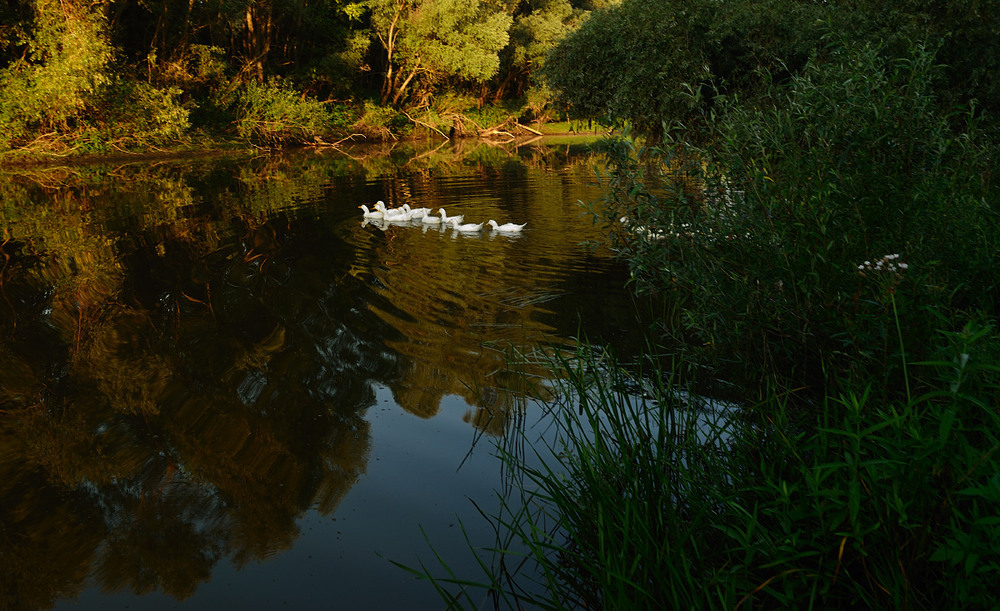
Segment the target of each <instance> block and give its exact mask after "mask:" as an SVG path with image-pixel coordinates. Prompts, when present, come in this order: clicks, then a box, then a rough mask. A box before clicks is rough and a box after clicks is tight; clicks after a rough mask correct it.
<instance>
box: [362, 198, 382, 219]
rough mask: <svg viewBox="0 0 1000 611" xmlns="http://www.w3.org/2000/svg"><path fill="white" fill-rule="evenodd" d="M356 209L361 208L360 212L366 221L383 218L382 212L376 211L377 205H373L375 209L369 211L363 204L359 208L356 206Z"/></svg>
mask: <svg viewBox="0 0 1000 611" xmlns="http://www.w3.org/2000/svg"><path fill="white" fill-rule="evenodd" d="M379 203H382V202H379ZM358 208H361V212H362V213H364V217H365V218H366V219H380V218H383V214H382V211H381V210H379V209H378V204H375V209H374V210H369V209H368V206H366V205H364V204H361V205H360V206H358Z"/></svg>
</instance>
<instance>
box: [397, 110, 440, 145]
mask: <svg viewBox="0 0 1000 611" xmlns="http://www.w3.org/2000/svg"><path fill="white" fill-rule="evenodd" d="M403 116H404V117H406V118H407V119H409V120H410V121H413V122H414V123H419V124H420V125H423V126H424V127H426V128H427V129H433V130H434V131H436V132H437V133H439V134H441V137H443V138H444V139H445V140H451V138H449V137H448V134H446V133H444V132H442V131H441V130H439V129H438V128H436V127H434V126H433V125H428V124H427V123H424V122H423V121H418V120H416V119H414V118H413V117H411V116H410V115H409V114H407V113H405V112H404V113H403Z"/></svg>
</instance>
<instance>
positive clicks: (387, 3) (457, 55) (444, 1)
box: [369, 0, 513, 104]
mask: <svg viewBox="0 0 1000 611" xmlns="http://www.w3.org/2000/svg"><path fill="white" fill-rule="evenodd" d="M369 7H370V8H371V11H372V26H373V28H374V31H375V36H376V37H377V38H378V41H379V43H380V44H381V45H382V48H383V49H384V51H385V54H386V56H385V62H386V70H385V77H384V79H383V82H382V103H383V104H385V103H388V102H390V101H391V103H392V104H398V103H399V102H400V100H402V99H403V97H404V94H405V93H406V92H407V89H408V88H409V87H410V86H411V85H412V84H413V83H414V81H415V80H417V79H419V78H425V79H429V80H435V79H443V78H455V79H458V80H463V81H473V82H483V81H486V80H487V79H489V78H491V77H492V76H493V75H495V74H496V73H497V70H499V68H500V57H499V53H500V51H501V50H502V49H503V48H504V47H505V46H506V45H507V42H508V40H509V34H508V31H509V30H510V26H511V23H512V21H513V19H512V18H511V16H510V15H508V14H507V13H505V12H504V11H494V10H492V9H491V8H490V7H488V6H485V5H484V4H483V3H481V2H480V1H479V0H371V1H370V2H369Z"/></svg>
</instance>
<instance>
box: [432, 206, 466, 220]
mask: <svg viewBox="0 0 1000 611" xmlns="http://www.w3.org/2000/svg"><path fill="white" fill-rule="evenodd" d="M438 212H440V213H441V222H442V223H450V222H451V219H458V222H459V223H461V222H462V221H464V220H465V215H464V214H458V215H456V216H448V215H447V214H446V213H445V211H444V208H439V209H438Z"/></svg>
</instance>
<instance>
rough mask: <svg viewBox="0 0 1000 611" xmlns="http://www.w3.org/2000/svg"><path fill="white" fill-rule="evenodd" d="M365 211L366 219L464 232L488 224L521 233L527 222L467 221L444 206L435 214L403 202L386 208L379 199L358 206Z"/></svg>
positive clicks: (501, 231) (502, 229)
mask: <svg viewBox="0 0 1000 611" xmlns="http://www.w3.org/2000/svg"><path fill="white" fill-rule="evenodd" d="M358 208H361V211H362V212H363V213H364V218H365V219H366V220H381V221H385V222H387V223H407V222H417V221H419V222H420V223H421V224H424V225H441V226H444V225H451V227H452V228H453V229H454V230H455V231H461V232H462V233H476V232H478V231H482V230H483V227H484V226H486V225H488V226H489V227H490V228H492V229H493V231H495V232H499V233H519V232H520V231H521V230H522V229H524V226H525V225H527V223H522V224H520V225H518V224H516V223H504V224H503V225H500V224H498V223H497V222H496V221H494V220H493V219H490V220H489V221H487V222H484V223H465V222H464V221H465V215H464V214H459V215H457V216H448V215H447V213H445V211H444V208H439V209H438V214H434V213H433V211H432V210H431V209H430V208H410V205H409V204H403V205H402V206H401V207H399V208H386V207H385V202H383V201H378V202H376V203H375V207H374V209H372V210H369V209H368V206H366V205H364V204H362V205H360V206H358Z"/></svg>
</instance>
